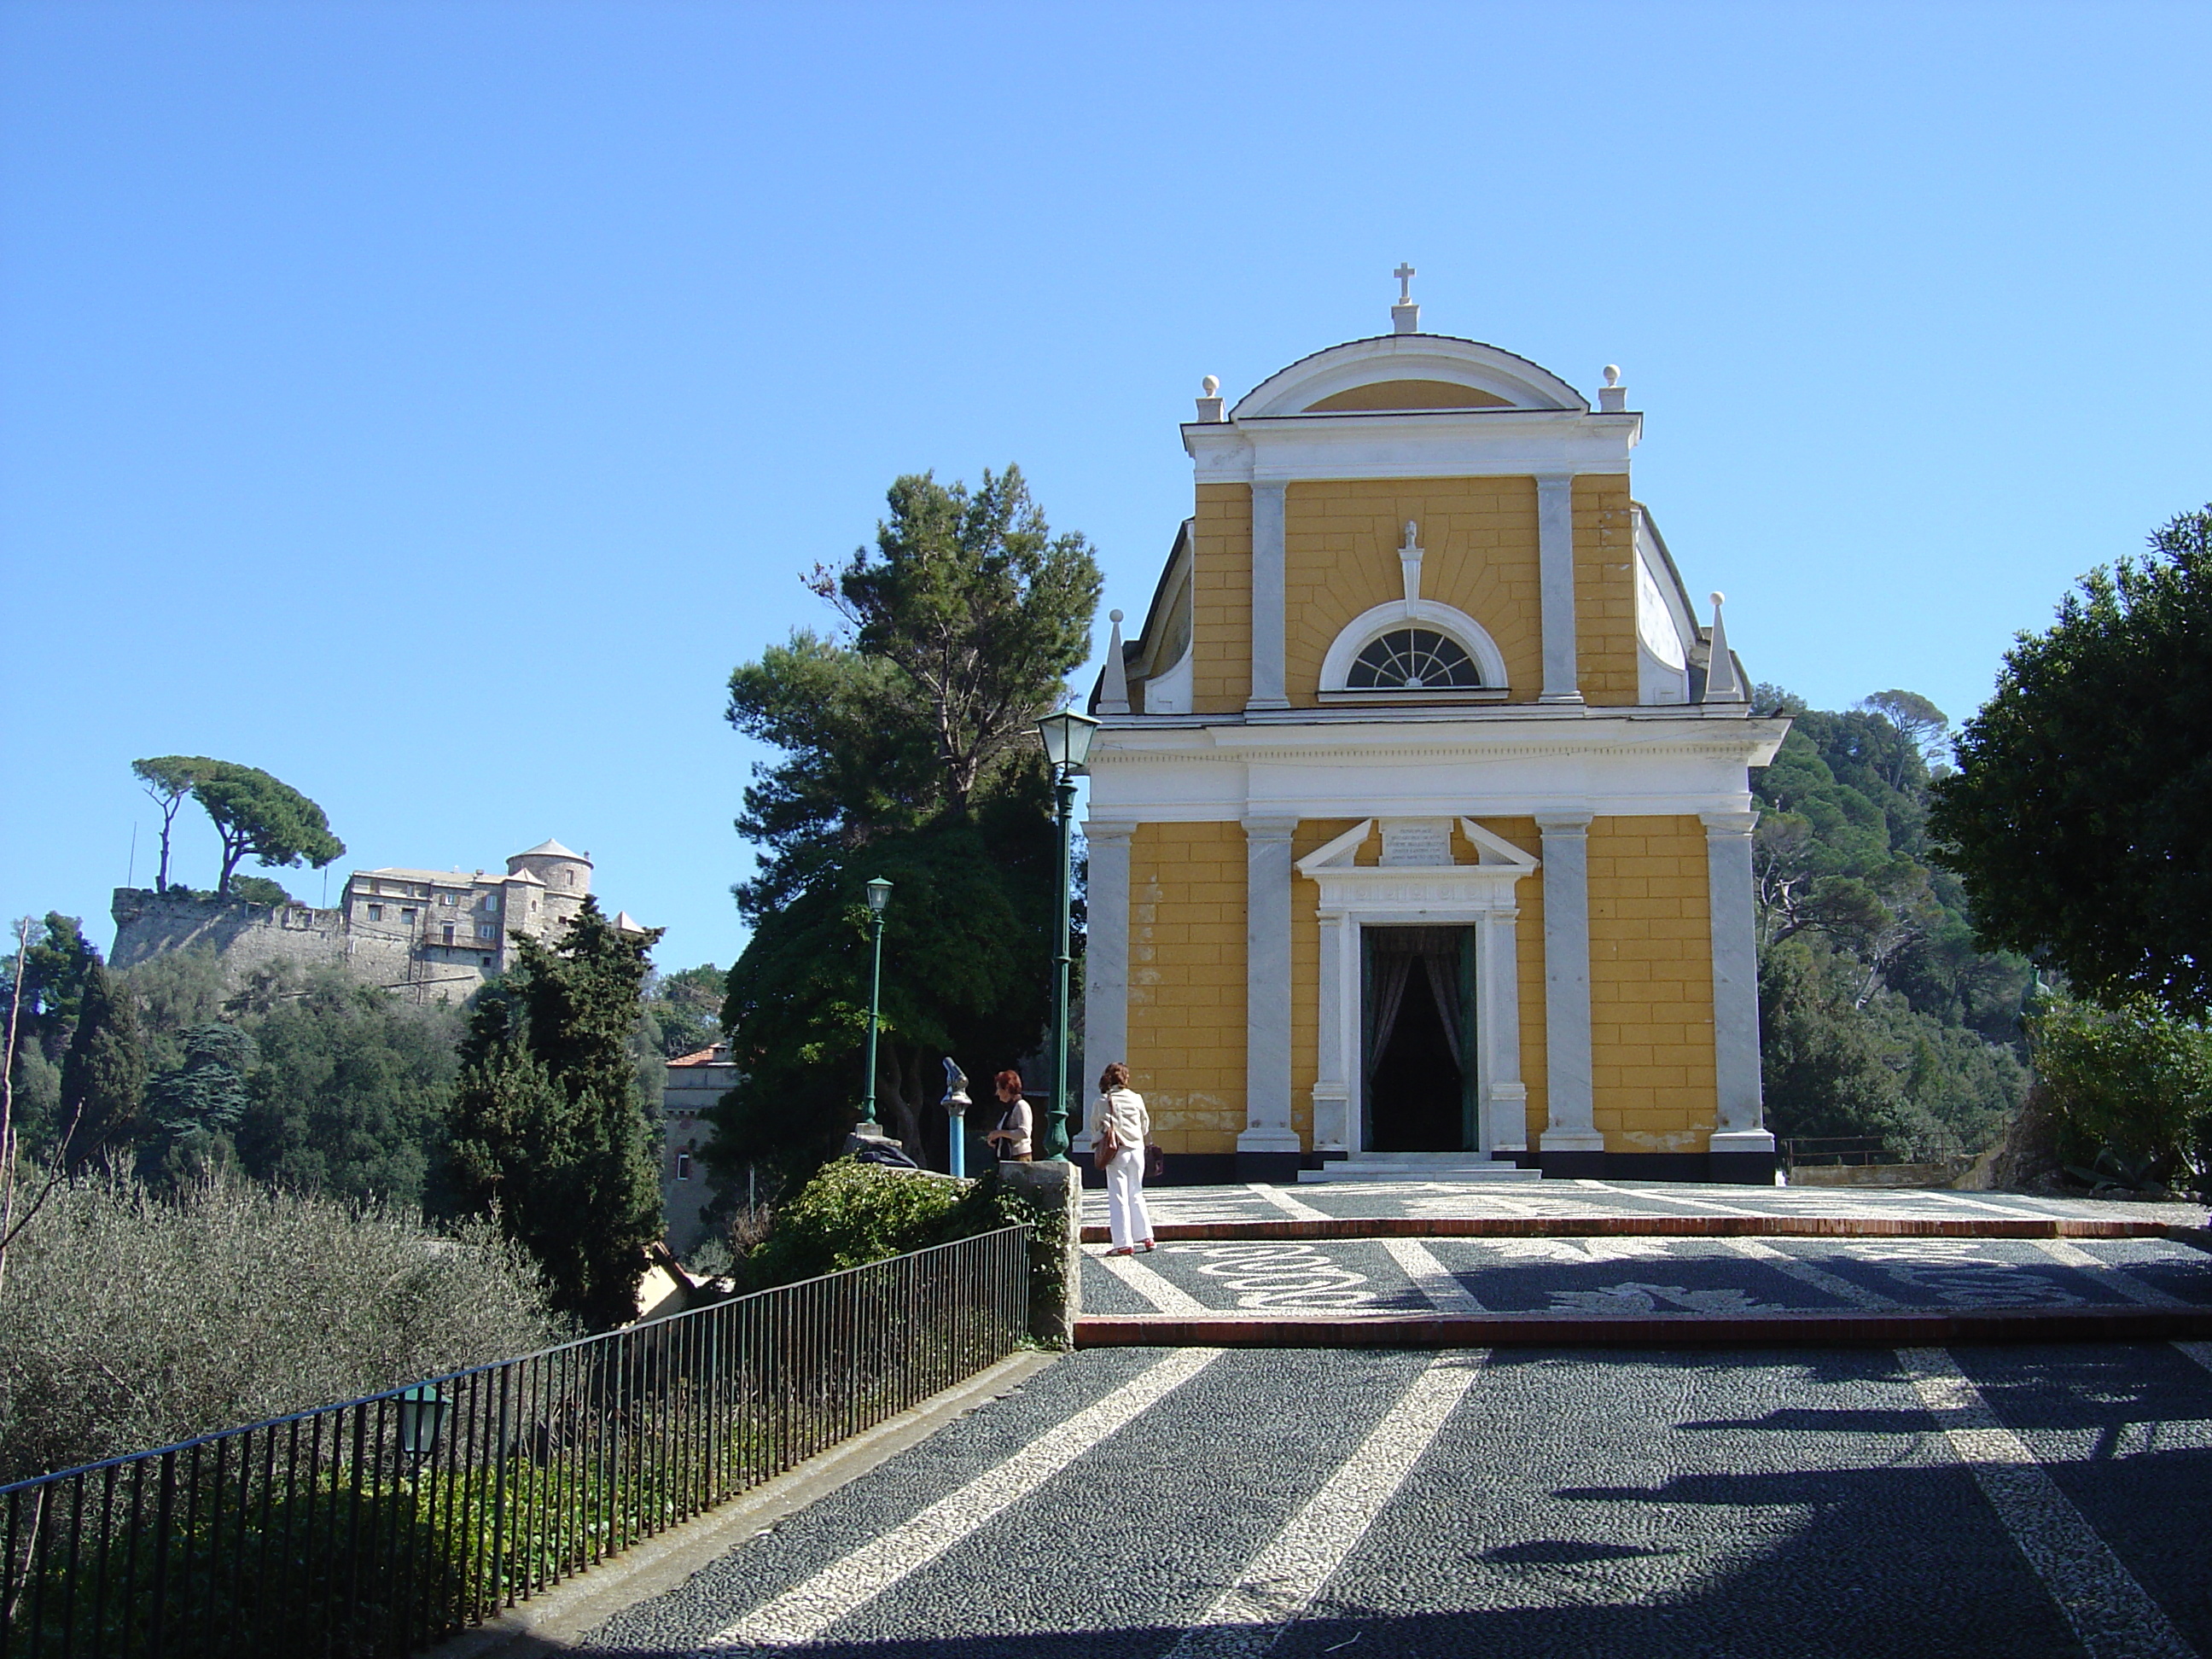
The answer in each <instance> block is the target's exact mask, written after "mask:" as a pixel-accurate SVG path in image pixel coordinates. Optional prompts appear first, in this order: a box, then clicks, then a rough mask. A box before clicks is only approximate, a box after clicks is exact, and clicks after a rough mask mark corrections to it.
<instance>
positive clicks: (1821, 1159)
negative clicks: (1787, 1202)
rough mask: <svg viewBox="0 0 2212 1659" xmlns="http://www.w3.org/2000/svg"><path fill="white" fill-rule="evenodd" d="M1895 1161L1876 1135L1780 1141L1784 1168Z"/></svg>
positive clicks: (1814, 1137) (1810, 1167) (1817, 1137)
mask: <svg viewBox="0 0 2212 1659" xmlns="http://www.w3.org/2000/svg"><path fill="white" fill-rule="evenodd" d="M1894 1161H1895V1160H1894V1159H1893V1158H1891V1156H1890V1152H1889V1148H1888V1146H1887V1145H1886V1144H1885V1143H1884V1142H1883V1140H1882V1138H1881V1136H1880V1135H1800V1136H1797V1137H1796V1138H1795V1139H1787V1140H1784V1142H1783V1143H1782V1163H1783V1166H1784V1168H1785V1169H1791V1170H1810V1169H1818V1168H1820V1167H1822V1166H1824V1165H1825V1166H1827V1167H1831V1168H1832V1167H1833V1166H1835V1165H1837V1164H1888V1163H1893V1162H1894Z"/></svg>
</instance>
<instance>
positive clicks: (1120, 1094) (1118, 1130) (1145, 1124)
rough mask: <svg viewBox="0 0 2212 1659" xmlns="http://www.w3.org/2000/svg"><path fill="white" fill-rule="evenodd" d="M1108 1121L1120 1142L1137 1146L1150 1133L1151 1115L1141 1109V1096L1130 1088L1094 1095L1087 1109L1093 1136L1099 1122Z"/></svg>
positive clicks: (1123, 1144) (1143, 1108)
mask: <svg viewBox="0 0 2212 1659" xmlns="http://www.w3.org/2000/svg"><path fill="white" fill-rule="evenodd" d="M1108 1122H1111V1123H1112V1124H1113V1126H1114V1139H1115V1140H1117V1141H1119V1142H1120V1143H1121V1145H1122V1146H1143V1145H1144V1144H1145V1141H1146V1138H1147V1137H1148V1136H1150V1135H1151V1133H1152V1114H1151V1113H1150V1112H1148V1111H1146V1109H1145V1097H1144V1096H1142V1095H1140V1094H1139V1093H1138V1092H1137V1091H1135V1090H1134V1089H1116V1090H1115V1091H1113V1092H1112V1093H1110V1094H1103V1095H1101V1096H1099V1097H1098V1100H1097V1104H1096V1105H1094V1106H1093V1107H1092V1108H1091V1130H1092V1133H1093V1136H1094V1141H1095V1136H1096V1133H1097V1129H1098V1127H1099V1126H1100V1125H1101V1124H1103V1123H1108Z"/></svg>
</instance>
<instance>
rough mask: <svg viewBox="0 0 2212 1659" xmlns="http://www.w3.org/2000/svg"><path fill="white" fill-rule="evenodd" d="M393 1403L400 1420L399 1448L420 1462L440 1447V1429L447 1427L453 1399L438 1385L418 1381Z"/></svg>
mask: <svg viewBox="0 0 2212 1659" xmlns="http://www.w3.org/2000/svg"><path fill="white" fill-rule="evenodd" d="M392 1405H393V1407H394V1408H395V1410H396V1412H397V1413H398V1419H399V1449H400V1450H401V1451H403V1452H404V1453H406V1454H407V1455H408V1456H410V1457H411V1458H413V1459H414V1460H415V1462H416V1463H417V1464H418V1465H419V1464H421V1463H422V1462H423V1461H424V1460H425V1459H427V1458H428V1457H429V1456H430V1455H432V1454H433V1453H435V1451H436V1450H437V1449H438V1431H440V1430H441V1429H442V1428H444V1427H445V1426H446V1413H447V1412H449V1411H451V1410H453V1402H452V1401H449V1400H447V1398H446V1397H445V1396H444V1395H441V1394H440V1393H439V1392H438V1389H437V1385H436V1384H435V1383H416V1385H415V1386H414V1387H413V1388H411V1389H408V1390H407V1392H406V1393H404V1394H403V1395H400V1396H399V1398H398V1400H396V1401H393V1402H392Z"/></svg>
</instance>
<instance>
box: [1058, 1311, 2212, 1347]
mask: <svg viewBox="0 0 2212 1659" xmlns="http://www.w3.org/2000/svg"><path fill="white" fill-rule="evenodd" d="M2207 1339H2212V1309H2144V1308H2137V1309H2074V1310H2064V1311H2045V1310H2035V1311H2003V1312H1995V1313H1972V1314H1954V1313H1898V1314H1795V1313H1791V1314H1769V1315H1735V1316H1730V1315H1717V1314H1708V1315H1697V1314H1683V1315H1663V1316H1658V1317H1656V1318H1638V1317H1636V1316H1597V1317H1595V1318H1593V1317H1587V1316H1577V1315H1572V1314H1525V1315H1489V1316H1447V1315H1439V1314H1429V1315H1402V1314H1401V1315H1387V1314H1386V1315H1370V1316H1341V1315H1339V1316H1328V1315H1307V1316H1285V1315H1256V1314H1242V1315H1237V1314H1230V1315H1212V1316H1203V1317H1190V1316H1183V1317H1176V1316H1167V1315H1158V1314H1153V1315H1128V1314H1118V1315H1117V1314H1103V1315H1091V1316H1085V1317H1084V1318H1082V1319H1079V1320H1078V1321H1077V1322H1076V1325H1075V1346H1077V1347H1079V1348H1109V1347H1141V1348H1181V1347H1191V1348H1504V1347H1546V1348H1619V1347H1634V1348H1651V1347H1662V1348H1663V1347H1699V1348H1798V1347H1819V1348H1834V1347H1873V1348H1908V1347H1952V1346H1961V1345H1965V1344H1974V1343H2046V1342H2191V1343H2195V1342H2203V1341H2204V1340H2207Z"/></svg>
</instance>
